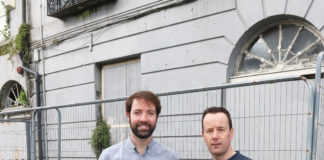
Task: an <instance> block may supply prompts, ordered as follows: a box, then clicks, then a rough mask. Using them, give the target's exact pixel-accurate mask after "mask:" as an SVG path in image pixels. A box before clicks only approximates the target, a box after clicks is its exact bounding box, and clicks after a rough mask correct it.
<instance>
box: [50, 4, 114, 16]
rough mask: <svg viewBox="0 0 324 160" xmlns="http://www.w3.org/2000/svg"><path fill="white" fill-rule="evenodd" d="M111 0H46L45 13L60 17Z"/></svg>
mask: <svg viewBox="0 0 324 160" xmlns="http://www.w3.org/2000/svg"><path fill="white" fill-rule="evenodd" d="M108 1H111V0H47V15H48V16H51V17H57V18H62V17H66V16H69V15H73V14H77V13H79V12H81V11H83V10H85V9H88V8H90V7H93V6H95V5H98V4H101V3H104V2H108Z"/></svg>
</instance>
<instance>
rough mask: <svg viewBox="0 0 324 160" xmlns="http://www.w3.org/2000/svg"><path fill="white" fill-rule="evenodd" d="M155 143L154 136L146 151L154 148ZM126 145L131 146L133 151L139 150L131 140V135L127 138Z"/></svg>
mask: <svg viewBox="0 0 324 160" xmlns="http://www.w3.org/2000/svg"><path fill="white" fill-rule="evenodd" d="M154 143H155V141H154V140H153V138H152V140H151V142H150V143H149V144H148V146H147V147H146V152H147V151H149V149H151V148H152V146H153V145H154ZM126 146H127V148H129V149H130V150H131V151H136V152H137V149H136V147H135V145H134V144H133V142H132V140H131V138H130V137H128V138H127V139H126Z"/></svg>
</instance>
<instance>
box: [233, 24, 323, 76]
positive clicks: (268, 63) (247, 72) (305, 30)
mask: <svg viewBox="0 0 324 160" xmlns="http://www.w3.org/2000/svg"><path fill="white" fill-rule="evenodd" d="M264 24H265V23H264ZM256 33H257V34H254V35H253V36H251V37H250V38H251V39H250V40H249V41H246V42H245V44H244V45H242V46H241V48H240V49H239V56H238V57H237V61H236V67H235V70H234V74H233V75H232V76H231V77H230V78H231V80H232V81H235V80H242V78H243V79H249V78H250V79H251V78H252V77H253V79H255V78H256V77H267V76H269V75H271V76H274V74H276V75H278V76H279V75H292V74H294V75H296V74H309V73H314V71H315V70H314V67H315V64H316V57H317V55H318V53H319V52H321V51H323V50H324V47H323V44H324V41H323V37H322V35H321V33H320V32H319V31H318V30H317V29H315V28H314V27H313V26H312V25H310V24H308V23H305V22H302V21H297V20H282V21H279V22H275V23H273V22H272V23H271V25H265V26H263V28H262V29H261V31H259V32H257V31H256Z"/></svg>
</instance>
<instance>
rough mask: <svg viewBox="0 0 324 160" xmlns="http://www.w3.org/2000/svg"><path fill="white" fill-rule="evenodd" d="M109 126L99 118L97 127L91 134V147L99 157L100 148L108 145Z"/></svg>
mask: <svg viewBox="0 0 324 160" xmlns="http://www.w3.org/2000/svg"><path fill="white" fill-rule="evenodd" d="M109 130H110V127H109V126H108V125H107V123H106V122H105V121H104V120H103V118H100V119H99V120H98V122H97V127H96V128H95V129H94V130H93V132H92V136H91V142H90V143H91V148H92V150H93V152H94V153H95V154H96V157H97V158H99V156H100V154H101V152H102V150H104V149H105V148H107V147H109V146H110V133H109Z"/></svg>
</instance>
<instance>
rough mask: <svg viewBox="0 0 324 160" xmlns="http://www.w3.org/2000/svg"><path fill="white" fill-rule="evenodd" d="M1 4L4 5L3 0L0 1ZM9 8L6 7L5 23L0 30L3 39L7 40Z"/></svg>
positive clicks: (8, 36) (8, 35) (8, 33)
mask: <svg viewBox="0 0 324 160" xmlns="http://www.w3.org/2000/svg"><path fill="white" fill-rule="evenodd" d="M1 4H2V5H3V6H4V1H1ZM9 23H10V10H9V9H7V8H6V25H5V26H4V28H3V29H2V30H0V35H1V36H2V37H3V38H4V39H5V40H8V39H9V38H10V31H9V26H10V24H9Z"/></svg>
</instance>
